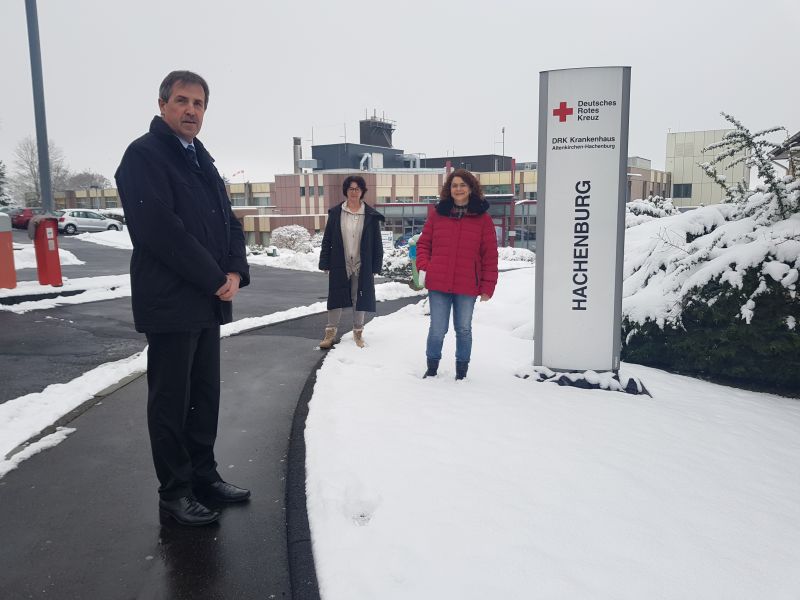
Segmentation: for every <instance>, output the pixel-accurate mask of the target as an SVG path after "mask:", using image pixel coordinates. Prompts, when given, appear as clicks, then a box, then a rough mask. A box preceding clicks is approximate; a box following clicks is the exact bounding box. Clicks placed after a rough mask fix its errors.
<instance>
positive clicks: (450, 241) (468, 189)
mask: <svg viewBox="0 0 800 600" xmlns="http://www.w3.org/2000/svg"><path fill="white" fill-rule="evenodd" d="M488 209H489V203H488V202H487V201H486V200H485V199H484V197H483V191H482V190H481V184H480V182H478V180H477V179H476V178H475V176H474V175H472V173H470V172H469V171H466V170H464V169H456V170H455V171H453V172H452V173H450V175H448V177H447V179H446V180H445V182H444V185H443V186H442V191H441V193H440V194H439V203H438V204H437V205H436V210H435V211H434V212H433V213H432V214H431V216H430V217H428V220H427V221H426V222H425V227H424V228H423V229H422V235H420V237H419V241H418V242H417V268H418V269H419V270H420V271H425V287H426V288H428V302H429V305H430V310H431V324H430V328H429V329H428V342H427V348H426V351H425V353H426V357H427V359H428V370H427V371H426V372H425V377H434V376H435V375H436V373H437V371H438V369H439V361H440V360H441V358H442V344H443V343H444V336H445V335H446V334H447V329H448V326H449V323H450V309H451V308H452V311H453V329H455V332H456V379H464V378H465V377H466V376H467V367H468V366H469V359H470V355H471V353H472V311H473V309H474V307H475V299H476V298H477V297H478V296H480V299H481V302H485V301H487V300H488V299H489V298H491V297H492V294H494V288H495V285H496V284H497V237H496V236H495V232H494V223H492V219H491V217H490V216H489V213H488V212H487V211H488Z"/></svg>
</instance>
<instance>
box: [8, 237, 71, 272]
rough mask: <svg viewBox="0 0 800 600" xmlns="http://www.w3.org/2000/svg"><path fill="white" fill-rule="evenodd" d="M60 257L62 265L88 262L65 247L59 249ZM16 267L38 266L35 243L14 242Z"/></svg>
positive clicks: (29, 267)
mask: <svg viewBox="0 0 800 600" xmlns="http://www.w3.org/2000/svg"><path fill="white" fill-rule="evenodd" d="M58 259H59V260H60V261H61V265H62V266H66V265H85V264H86V263H85V262H83V261H82V260H80V259H79V258H78V257H77V256H75V255H74V254H73V253H72V252H70V251H69V250H64V249H63V248H59V249H58ZM14 268H15V269H16V270H19V269H35V268H36V250H35V249H34V247H33V244H18V243H16V242H15V243H14Z"/></svg>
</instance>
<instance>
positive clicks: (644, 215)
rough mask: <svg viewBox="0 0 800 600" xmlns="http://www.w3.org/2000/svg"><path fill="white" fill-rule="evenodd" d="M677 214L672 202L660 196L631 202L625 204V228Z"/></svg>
mask: <svg viewBox="0 0 800 600" xmlns="http://www.w3.org/2000/svg"><path fill="white" fill-rule="evenodd" d="M678 212H679V211H678V209H677V208H675V207H674V206H673V204H672V200H670V199H668V198H666V199H665V198H662V197H661V196H652V197H650V198H647V199H644V200H642V199H637V200H631V201H630V202H628V203H627V204H625V227H626V228H629V227H635V226H636V225H641V224H642V223H647V222H648V221H652V220H653V219H661V218H663V217H670V216H672V215H677V214H678Z"/></svg>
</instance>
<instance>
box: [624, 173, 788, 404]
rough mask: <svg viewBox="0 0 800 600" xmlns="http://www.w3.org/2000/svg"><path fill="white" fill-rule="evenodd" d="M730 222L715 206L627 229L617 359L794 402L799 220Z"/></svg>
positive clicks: (733, 218) (755, 197)
mask: <svg viewBox="0 0 800 600" xmlns="http://www.w3.org/2000/svg"><path fill="white" fill-rule="evenodd" d="M789 188H790V190H792V191H791V194H790V196H789V197H790V199H793V200H795V201H796V200H797V196H800V181H798V182H794V183H791V184H790V185H789ZM750 199H751V201H753V202H754V203H763V202H766V201H767V200H766V199H765V198H764V192H763V191H758V192H756V193H754V194H751V195H750ZM740 216H741V211H740V209H739V207H738V206H736V205H734V204H720V205H714V206H707V207H704V208H699V209H697V210H693V211H690V212H687V213H684V214H680V215H676V216H673V217H666V218H663V219H657V220H654V221H650V222H648V223H644V224H642V225H639V226H637V227H633V228H631V229H628V230H627V235H626V249H625V266H624V277H625V280H624V284H623V301H622V311H623V331H622V335H623V358H624V360H628V361H631V362H638V363H644V364H649V365H652V366H661V367H666V368H669V369H672V370H675V371H679V372H685V373H692V374H700V375H705V376H713V377H718V378H725V379H733V380H740V381H743V382H747V383H749V384H751V385H758V386H761V387H763V388H765V389H776V390H778V391H781V392H784V393H790V394H800V327H798V326H797V325H798V321H799V320H800V300H798V275H799V274H800V213H793V214H792V215H791V216H790V217H789V218H787V219H783V220H779V221H776V222H773V223H771V224H768V225H764V224H763V223H761V222H760V220H759V218H758V215H751V216H746V217H742V218H739V217H740Z"/></svg>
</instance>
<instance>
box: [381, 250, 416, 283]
mask: <svg viewBox="0 0 800 600" xmlns="http://www.w3.org/2000/svg"><path fill="white" fill-rule="evenodd" d="M381 274H382V275H383V276H384V277H388V278H390V279H400V280H404V281H410V280H411V260H410V259H409V258H408V245H406V246H401V247H400V248H392V249H390V250H384V251H383V271H382V273H381Z"/></svg>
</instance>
